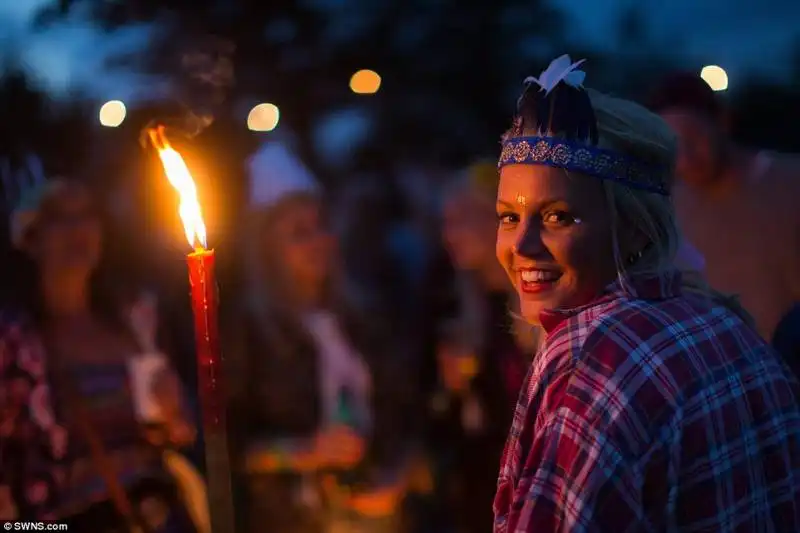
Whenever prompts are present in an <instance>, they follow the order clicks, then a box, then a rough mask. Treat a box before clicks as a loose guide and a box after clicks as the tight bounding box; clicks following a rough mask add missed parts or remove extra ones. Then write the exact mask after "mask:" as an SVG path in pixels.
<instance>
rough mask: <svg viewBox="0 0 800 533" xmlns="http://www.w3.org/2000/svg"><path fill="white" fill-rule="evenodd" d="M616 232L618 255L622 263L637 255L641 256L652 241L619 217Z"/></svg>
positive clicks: (623, 218)
mask: <svg viewBox="0 0 800 533" xmlns="http://www.w3.org/2000/svg"><path fill="white" fill-rule="evenodd" d="M617 231H618V235H617V238H618V240H617V242H618V243H619V253H620V256H621V257H622V260H623V261H626V260H627V259H628V258H630V257H633V256H636V255H637V254H638V255H641V253H642V252H643V251H644V249H645V248H646V247H647V245H648V244H650V242H651V240H652V239H650V238H649V237H648V236H647V235H646V234H645V233H644V232H642V230H640V229H639V228H637V227H636V225H635V224H631V222H630V221H629V220H626V219H625V217H619V220H618V221H617Z"/></svg>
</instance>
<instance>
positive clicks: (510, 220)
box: [497, 213, 519, 224]
mask: <svg viewBox="0 0 800 533" xmlns="http://www.w3.org/2000/svg"><path fill="white" fill-rule="evenodd" d="M497 220H499V221H500V224H517V223H518V222H519V215H517V214H516V213H500V214H498V215H497Z"/></svg>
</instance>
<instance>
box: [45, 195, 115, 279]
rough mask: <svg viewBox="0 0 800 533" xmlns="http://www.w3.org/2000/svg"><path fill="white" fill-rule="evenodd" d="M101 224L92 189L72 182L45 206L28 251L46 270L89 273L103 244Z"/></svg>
mask: <svg viewBox="0 0 800 533" xmlns="http://www.w3.org/2000/svg"><path fill="white" fill-rule="evenodd" d="M102 241H103V231H102V223H101V221H100V217H99V214H98V212H97V206H96V205H95V203H94V201H93V199H92V197H91V195H90V194H89V192H88V191H87V190H86V189H84V188H82V187H81V186H78V185H73V184H69V185H67V186H66V188H65V189H64V190H63V191H61V192H60V193H59V194H58V196H57V197H53V198H52V199H50V200H49V201H47V202H46V203H45V205H43V206H42V210H41V213H40V218H39V222H38V223H37V226H36V228H35V229H34V231H33V233H32V235H31V240H30V244H29V251H30V253H31V255H32V256H33V258H34V259H35V261H36V262H37V263H38V264H39V267H40V270H41V271H43V272H60V273H62V274H73V275H74V274H78V275H82V274H83V275H88V274H89V273H91V272H92V271H93V270H94V269H95V267H96V266H97V264H98V262H99V261H100V256H101V252H102V245H103V242H102Z"/></svg>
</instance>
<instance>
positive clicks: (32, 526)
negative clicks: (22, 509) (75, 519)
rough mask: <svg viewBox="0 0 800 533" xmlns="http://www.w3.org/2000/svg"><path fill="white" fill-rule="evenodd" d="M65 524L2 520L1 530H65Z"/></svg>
mask: <svg viewBox="0 0 800 533" xmlns="http://www.w3.org/2000/svg"><path fill="white" fill-rule="evenodd" d="M67 529H68V528H67V524H59V523H56V522H3V531H67Z"/></svg>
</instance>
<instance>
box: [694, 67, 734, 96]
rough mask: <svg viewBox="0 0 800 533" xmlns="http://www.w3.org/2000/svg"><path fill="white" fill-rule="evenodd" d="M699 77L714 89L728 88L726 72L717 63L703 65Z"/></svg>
mask: <svg viewBox="0 0 800 533" xmlns="http://www.w3.org/2000/svg"><path fill="white" fill-rule="evenodd" d="M700 77H701V78H703V81H705V82H706V83H707V84H708V86H709V87H711V89H712V90H714V91H724V90H726V89H727V88H728V73H727V72H725V69H723V68H722V67H719V66H717V65H708V66H706V67H703V70H701V71H700Z"/></svg>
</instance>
